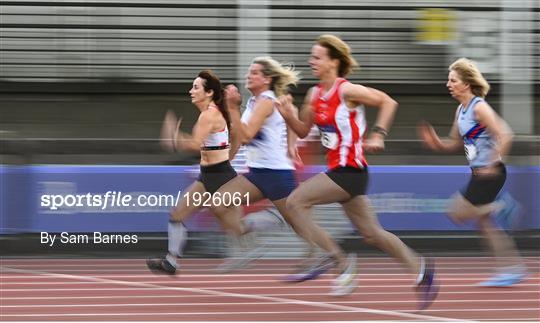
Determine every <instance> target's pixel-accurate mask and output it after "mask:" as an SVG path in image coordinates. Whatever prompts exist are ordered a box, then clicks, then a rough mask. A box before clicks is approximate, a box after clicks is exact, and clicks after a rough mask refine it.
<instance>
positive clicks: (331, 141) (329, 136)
mask: <svg viewBox="0 0 540 323" xmlns="http://www.w3.org/2000/svg"><path fill="white" fill-rule="evenodd" d="M319 130H320V131H321V143H322V145H323V146H324V147H326V148H328V149H336V148H337V147H338V143H339V138H338V135H337V133H336V131H335V130H334V129H331V128H325V129H323V128H320V129H319Z"/></svg>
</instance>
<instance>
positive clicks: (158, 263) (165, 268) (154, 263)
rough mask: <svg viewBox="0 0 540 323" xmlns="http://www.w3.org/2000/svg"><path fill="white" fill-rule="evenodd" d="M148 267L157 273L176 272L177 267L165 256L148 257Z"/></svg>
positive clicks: (172, 273)
mask: <svg viewBox="0 0 540 323" xmlns="http://www.w3.org/2000/svg"><path fill="white" fill-rule="evenodd" d="M146 267H148V269H150V270H151V271H152V272H153V273H156V274H167V275H174V274H176V267H174V266H173V265H172V264H171V263H170V262H169V261H168V260H167V258H165V257H161V258H148V259H146Z"/></svg>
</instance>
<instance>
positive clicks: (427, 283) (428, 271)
mask: <svg viewBox="0 0 540 323" xmlns="http://www.w3.org/2000/svg"><path fill="white" fill-rule="evenodd" d="M416 293H417V295H418V309H419V310H420V311H421V310H425V309H426V308H428V307H429V306H430V305H431V304H432V303H433V301H434V300H435V298H437V294H438V293H439V286H438V285H437V282H436V280H435V264H434V263H433V260H431V259H425V268H424V276H423V277H422V280H421V281H420V282H419V283H418V284H417V285H416Z"/></svg>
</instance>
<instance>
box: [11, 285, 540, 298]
mask: <svg viewBox="0 0 540 323" xmlns="http://www.w3.org/2000/svg"><path fill="white" fill-rule="evenodd" d="M469 287H470V286H469ZM306 288H312V287H306ZM296 289H298V288H296ZM359 289H364V288H363V287H359ZM142 290H144V291H147V290H155V291H160V290H161V288H150V287H148V288H136V287H132V288H43V289H28V288H20V289H2V292H29V291H30V292H32V293H38V292H67V291H81V292H88V291H95V292H98V291H142ZM389 293H392V294H393V295H411V292H410V291H407V292H399V291H392V292H364V291H360V292H354V293H351V294H349V295H388V294H389ZM504 293H507V294H514V293H516V294H521V293H538V291H537V290H514V289H512V288H508V289H504V288H486V289H485V291H448V290H441V291H439V294H449V295H452V294H458V295H459V294H504ZM289 295H290V296H317V295H320V296H328V293H317V292H310V293H272V294H259V296H269V297H272V296H289ZM173 296H175V297H193V295H173ZM81 297H84V296H81ZM198 297H221V296H219V295H201V296H198ZM24 298H25V299H27V298H26V297H24ZM2 299H4V298H2Z"/></svg>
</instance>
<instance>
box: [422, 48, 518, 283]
mask: <svg viewBox="0 0 540 323" xmlns="http://www.w3.org/2000/svg"><path fill="white" fill-rule="evenodd" d="M448 71H449V73H448V82H447V83H446V87H447V88H448V91H449V92H450V95H452V97H453V98H454V99H455V100H456V101H458V102H459V103H460V105H459V106H458V108H457V109H456V114H455V118H454V123H453V125H452V130H451V131H450V135H449V136H448V138H444V139H441V138H440V137H439V136H438V135H437V133H436V132H435V130H434V129H433V127H432V126H431V125H430V124H428V123H427V122H424V123H423V124H422V125H421V126H420V128H419V133H420V136H421V137H422V139H423V141H424V142H425V144H426V145H427V146H428V147H429V148H431V149H433V150H437V151H444V152H453V151H458V150H460V149H461V147H464V148H465V155H466V157H467V159H468V161H469V166H470V167H471V171H472V174H471V177H470V179H469V182H468V183H467V186H465V187H464V188H463V189H461V190H460V192H459V194H456V195H455V197H454V198H453V200H452V205H451V208H450V213H449V216H450V218H451V219H452V220H453V221H454V222H455V223H457V224H462V223H464V222H466V221H470V220H472V221H475V222H476V225H477V227H478V229H479V230H480V232H481V233H482V235H483V236H484V238H486V240H488V241H489V243H488V244H487V245H489V246H490V248H491V251H492V252H493V254H494V255H495V259H496V260H497V265H498V267H499V268H498V269H497V273H496V274H495V275H493V277H491V278H490V279H488V280H487V281H484V282H481V283H480V284H479V285H481V286H495V287H504V286H510V285H513V284H516V283H519V282H521V281H523V280H525V279H526V277H527V275H528V274H527V270H526V267H525V265H524V262H523V260H522V259H521V256H520V255H519V252H518V250H517V249H516V247H515V245H514V242H513V240H512V238H511V237H510V236H509V235H508V234H506V233H505V232H504V231H503V230H498V229H500V228H499V227H498V225H496V224H495V223H496V222H498V223H501V224H502V226H503V227H508V226H510V223H511V222H512V220H511V218H513V217H515V215H517V214H518V213H519V212H518V209H519V206H518V205H517V202H516V201H515V200H513V198H511V197H510V196H509V194H508V193H506V194H503V196H504V198H498V195H499V193H500V191H501V190H502V188H503V186H504V183H505V181H506V167H505V165H504V163H503V158H504V157H505V156H506V155H507V154H508V152H509V150H510V146H511V143H512V130H511V129H510V127H509V126H508V124H506V122H505V121H504V120H503V119H502V118H501V117H500V116H499V115H498V114H497V113H496V112H495V111H494V110H493V108H492V107H491V106H490V105H489V104H488V103H487V102H486V101H485V99H484V98H485V96H486V95H487V93H488V92H489V88H490V87H489V84H488V82H487V81H486V80H485V79H484V77H483V75H482V73H481V72H480V70H479V69H478V67H476V64H474V62H472V61H471V60H469V59H466V58H461V59H458V60H457V61H455V62H454V63H452V65H450V67H449V68H448ZM494 220H495V221H494Z"/></svg>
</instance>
